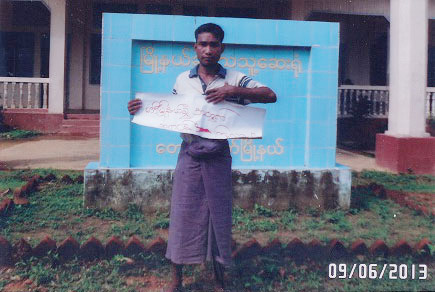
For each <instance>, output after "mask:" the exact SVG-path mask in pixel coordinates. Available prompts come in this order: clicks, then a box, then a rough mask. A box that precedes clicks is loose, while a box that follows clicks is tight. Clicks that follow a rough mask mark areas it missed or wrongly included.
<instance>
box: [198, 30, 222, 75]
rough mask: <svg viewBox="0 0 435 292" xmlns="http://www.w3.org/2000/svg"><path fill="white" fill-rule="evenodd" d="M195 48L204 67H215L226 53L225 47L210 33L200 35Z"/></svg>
mask: <svg viewBox="0 0 435 292" xmlns="http://www.w3.org/2000/svg"><path fill="white" fill-rule="evenodd" d="M193 47H194V48H195V52H196V56H197V57H198V61H199V63H200V64H201V65H202V66H204V67H211V66H215V65H216V64H217V63H218V62H219V59H220V58H221V54H222V53H223V51H224V45H223V44H222V43H221V42H220V41H219V40H218V39H217V38H216V37H215V36H214V35H213V34H211V33H209V32H203V33H200V34H199V35H198V39H197V41H196V43H195V45H194V46H193Z"/></svg>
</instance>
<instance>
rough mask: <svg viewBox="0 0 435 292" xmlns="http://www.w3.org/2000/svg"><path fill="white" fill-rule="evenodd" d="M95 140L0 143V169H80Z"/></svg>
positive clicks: (344, 159)
mask: <svg viewBox="0 0 435 292" xmlns="http://www.w3.org/2000/svg"><path fill="white" fill-rule="evenodd" d="M99 156H100V146H99V139H98V138H82V137H64V136H55V135H53V136H51V135H45V136H40V137H37V138H32V139H23V140H15V141H0V167H1V168H3V169H25V168H32V169H34V168H53V169H72V170H83V169H84V168H85V167H86V165H87V164H88V163H89V162H91V161H98V160H99ZM337 163H339V164H342V165H346V166H349V167H350V168H352V170H355V171H362V170H364V169H367V170H379V171H388V170H386V169H385V168H382V167H379V166H377V165H376V162H375V159H374V158H373V157H368V156H366V155H361V154H358V153H355V152H350V151H346V150H342V149H337Z"/></svg>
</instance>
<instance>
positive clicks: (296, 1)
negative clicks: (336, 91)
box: [0, 0, 435, 168]
mask: <svg viewBox="0 0 435 292" xmlns="http://www.w3.org/2000/svg"><path fill="white" fill-rule="evenodd" d="M102 12H126V13H153V14H156V13H157V14H174V15H200V16H217V17H250V18H264V19H267V18H269V19H292V20H316V21H334V22H340V34H341V37H340V42H341V43H340V66H339V68H340V69H339V82H340V84H339V85H340V98H341V99H342V100H341V101H340V105H339V115H341V116H345V115H346V114H347V113H348V109H349V106H350V102H351V101H352V100H351V99H349V97H350V96H352V94H353V96H361V95H368V96H369V97H370V98H371V99H372V100H373V102H374V103H373V109H372V113H373V115H374V116H379V117H387V116H388V117H389V126H388V132H387V135H390V136H394V137H402V136H407V137H425V136H427V135H426V133H425V117H428V116H429V115H433V113H434V109H433V108H432V107H433V102H432V101H433V99H434V98H435V0H270V1H261V0H254V1H249V0H241V1H237V0H228V1H211V0H208V1H207V0H177V1H171V0H160V1H158V0H40V1H35V0H33V1H18V0H3V1H0V105H3V108H4V109H7V110H5V111H4V116H5V120H6V121H7V122H8V123H10V124H11V125H16V126H19V127H23V128H36V129H39V130H43V131H45V132H57V131H62V130H65V129H67V128H68V127H70V128H71V125H74V124H72V123H71V121H68V119H71V118H74V117H77V116H74V115H72V114H80V115H79V116H78V117H80V118H90V119H92V118H96V114H98V111H99V105H100V101H99V83H100V58H101V15H102ZM387 86H389V87H387ZM388 93H390V97H389V98H388ZM346 98H348V99H349V100H345V99H346ZM388 104H389V112H388ZM83 114H85V115H87V116H84V115H83ZM92 114H94V115H92ZM80 123H81V125H87V124H86V123H85V122H83V121H82V122H80ZM80 123H78V124H77V125H79V124H80ZM88 125H90V124H88ZM74 129H76V130H77V131H83V130H84V129H85V128H83V129H81V128H80V127H78V126H76V127H74ZM87 129H91V128H87ZM429 143H432V142H429ZM434 168H435V167H434Z"/></svg>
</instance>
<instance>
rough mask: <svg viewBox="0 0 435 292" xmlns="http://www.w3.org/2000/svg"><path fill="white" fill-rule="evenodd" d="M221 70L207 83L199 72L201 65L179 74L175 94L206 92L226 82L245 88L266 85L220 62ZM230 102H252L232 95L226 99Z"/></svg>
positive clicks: (244, 103)
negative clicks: (225, 66)
mask: <svg viewBox="0 0 435 292" xmlns="http://www.w3.org/2000/svg"><path fill="white" fill-rule="evenodd" d="M218 65H219V70H218V72H217V74H216V78H215V79H214V80H213V81H211V82H210V83H209V84H205V82H204V81H203V80H202V79H201V77H200V76H199V74H198V68H199V65H197V66H195V67H194V68H192V70H190V71H185V72H183V73H181V74H180V75H178V77H177V80H176V81H175V85H174V89H173V90H172V93H173V94H198V93H199V94H205V92H206V91H207V90H209V89H213V88H218V87H222V86H224V85H225V83H228V85H232V86H238V87H245V88H257V87H264V85H263V84H261V83H260V82H258V81H255V80H253V79H252V78H251V77H249V76H246V75H245V74H243V73H241V72H238V71H235V70H227V69H225V68H224V67H222V66H221V65H220V64H218ZM225 100H226V101H229V102H234V103H238V104H242V105H246V104H249V103H251V102H250V101H249V99H246V98H242V97H238V96H232V97H228V98H226V99H225Z"/></svg>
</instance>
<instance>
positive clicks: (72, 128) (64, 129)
mask: <svg viewBox="0 0 435 292" xmlns="http://www.w3.org/2000/svg"><path fill="white" fill-rule="evenodd" d="M58 134H60V135H65V136H81V137H90V138H91V137H92V138H94V137H99V135H100V115H99V114H66V118H65V119H64V120H63V121H62V125H61V127H60V131H59V132H58Z"/></svg>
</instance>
